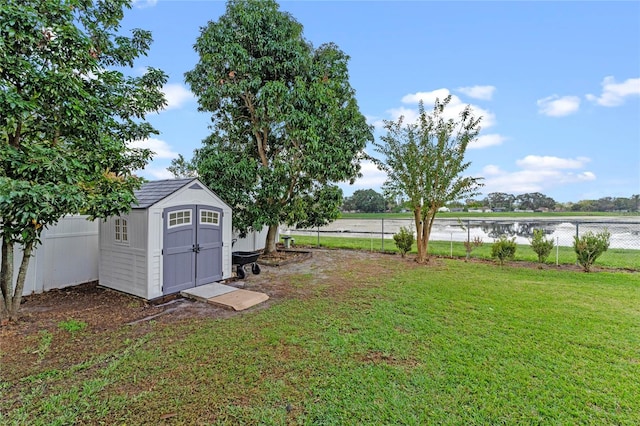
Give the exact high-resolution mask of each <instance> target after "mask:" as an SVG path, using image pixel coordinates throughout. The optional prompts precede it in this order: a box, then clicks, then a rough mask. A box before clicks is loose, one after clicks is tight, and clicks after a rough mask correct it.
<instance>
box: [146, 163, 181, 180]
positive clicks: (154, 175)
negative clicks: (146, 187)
mask: <svg viewBox="0 0 640 426" xmlns="http://www.w3.org/2000/svg"><path fill="white" fill-rule="evenodd" d="M140 174H141V175H143V176H144V177H145V178H147V179H149V180H163V179H174V178H175V176H174V175H173V174H171V172H170V171H169V170H167V169H166V167H150V166H147V167H145V168H144V170H142V171H141V173H140Z"/></svg>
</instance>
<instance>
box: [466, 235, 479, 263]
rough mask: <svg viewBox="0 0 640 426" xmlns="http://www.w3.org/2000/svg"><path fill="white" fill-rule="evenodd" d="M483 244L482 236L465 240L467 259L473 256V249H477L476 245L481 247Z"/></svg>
mask: <svg viewBox="0 0 640 426" xmlns="http://www.w3.org/2000/svg"><path fill="white" fill-rule="evenodd" d="M482 244H483V242H482V238H481V237H477V236H476V237H473V239H472V240H469V239H467V240H466V241H465V242H464V249H465V251H466V252H467V258H466V259H465V261H466V260H469V258H470V257H471V252H472V251H473V249H475V248H476V247H480V246H481V245H482Z"/></svg>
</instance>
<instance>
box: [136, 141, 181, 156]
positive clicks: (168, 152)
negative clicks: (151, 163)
mask: <svg viewBox="0 0 640 426" xmlns="http://www.w3.org/2000/svg"><path fill="white" fill-rule="evenodd" d="M129 146H130V147H131V148H143V149H150V150H151V151H153V152H154V156H153V158H154V159H159V158H169V159H173V158H176V157H177V156H178V153H177V152H175V151H172V149H171V147H170V146H169V144H168V143H166V142H165V141H163V140H160V139H155V138H149V139H142V140H136V141H131V142H129Z"/></svg>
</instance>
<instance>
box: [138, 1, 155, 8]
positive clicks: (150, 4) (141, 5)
mask: <svg viewBox="0 0 640 426" xmlns="http://www.w3.org/2000/svg"><path fill="white" fill-rule="evenodd" d="M157 3H158V0H133V3H132V4H133V6H134V7H137V8H138V9H144V8H146V7H153V6H155V5H156V4H157Z"/></svg>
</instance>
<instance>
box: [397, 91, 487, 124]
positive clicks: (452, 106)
mask: <svg viewBox="0 0 640 426" xmlns="http://www.w3.org/2000/svg"><path fill="white" fill-rule="evenodd" d="M450 94H451V92H450V91H449V89H444V88H443V89H436V90H432V91H431V92H416V93H409V94H408V95H405V96H403V97H402V103H403V104H417V103H419V102H420V101H422V102H423V103H424V106H425V109H426V110H427V111H429V110H430V109H431V108H432V107H433V105H434V104H435V102H436V98H438V99H439V100H441V101H442V100H443V99H444V98H446V97H447V96H449V95H450ZM466 106H467V104H466V103H464V102H462V100H461V99H460V98H459V97H458V96H456V95H451V101H450V102H449V105H447V108H446V109H445V110H444V117H445V118H446V119H449V118H453V119H454V120H457V119H458V118H459V117H460V113H461V112H462V111H463V110H464V108H465V107H466ZM471 111H472V113H473V115H474V116H475V117H482V121H481V122H480V124H481V126H482V128H483V129H486V128H488V127H491V126H493V125H495V123H496V117H495V115H494V114H493V113H492V112H490V111H487V110H486V109H483V108H480V107H479V106H477V105H471ZM387 112H388V113H389V114H390V115H391V119H392V120H397V119H398V117H400V116H401V115H403V116H404V117H405V121H406V122H407V123H414V122H415V121H416V120H417V118H418V110H416V109H410V108H406V107H400V108H395V109H390V110H388V111H387Z"/></svg>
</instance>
